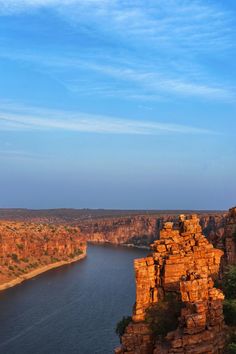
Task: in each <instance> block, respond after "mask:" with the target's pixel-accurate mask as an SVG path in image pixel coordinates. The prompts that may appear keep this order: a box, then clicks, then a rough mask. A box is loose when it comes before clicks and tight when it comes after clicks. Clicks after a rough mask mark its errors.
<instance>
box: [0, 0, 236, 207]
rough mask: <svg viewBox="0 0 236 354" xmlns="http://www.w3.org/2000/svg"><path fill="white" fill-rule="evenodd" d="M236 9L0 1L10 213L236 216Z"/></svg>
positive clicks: (204, 1)
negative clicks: (232, 211) (217, 212)
mask: <svg viewBox="0 0 236 354" xmlns="http://www.w3.org/2000/svg"><path fill="white" fill-rule="evenodd" d="M235 19H236V3H235V1H234V0H227V1H225V0H146V1H143V0H0V207H2V208H7V207H9V208H10V207H14V208H19V207H22V208H34V209H37V208H62V207H63V208H64V207H66V208H112V209H228V208H230V207H232V206H234V205H235V204H236V183H235V181H236V60H235V58H236V20H235Z"/></svg>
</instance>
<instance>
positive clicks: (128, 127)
mask: <svg viewBox="0 0 236 354" xmlns="http://www.w3.org/2000/svg"><path fill="white" fill-rule="evenodd" d="M7 128H9V130H40V131H52V130H53V131H71V132H78V133H79V132H80V133H103V134H139V135H146V134H149V135H159V134H171V133H172V134H215V133H214V132H213V131H209V130H207V129H202V128H198V127H193V126H185V125H178V124H172V123H162V122H156V121H147V120H142V121H141V120H129V119H124V118H123V119H122V118H117V117H107V116H99V115H91V114H86V113H81V112H70V111H58V110H49V109H40V108H35V107H21V106H14V104H10V103H0V130H2V129H4V130H6V129H7Z"/></svg>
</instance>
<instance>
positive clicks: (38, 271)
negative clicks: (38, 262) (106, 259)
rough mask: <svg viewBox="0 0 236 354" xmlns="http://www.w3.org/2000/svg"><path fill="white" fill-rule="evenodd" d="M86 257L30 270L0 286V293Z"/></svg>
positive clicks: (82, 255)
mask: <svg viewBox="0 0 236 354" xmlns="http://www.w3.org/2000/svg"><path fill="white" fill-rule="evenodd" d="M86 256H87V253H86V252H85V253H83V254H80V255H79V256H77V257H75V258H73V259H71V260H68V261H60V262H55V263H50V264H48V265H45V266H43V267H41V268H38V269H35V270H32V271H31V272H29V273H27V274H24V275H21V276H19V277H17V278H15V279H12V280H10V281H8V282H6V283H3V284H0V291H3V290H6V289H9V288H12V287H13V286H15V285H18V284H21V283H23V282H24V281H25V280H29V279H32V278H34V277H37V275H40V274H42V273H45V272H47V271H48V270H51V269H54V268H59V267H61V266H64V265H67V264H71V263H74V262H77V261H79V260H81V259H84V258H85V257H86Z"/></svg>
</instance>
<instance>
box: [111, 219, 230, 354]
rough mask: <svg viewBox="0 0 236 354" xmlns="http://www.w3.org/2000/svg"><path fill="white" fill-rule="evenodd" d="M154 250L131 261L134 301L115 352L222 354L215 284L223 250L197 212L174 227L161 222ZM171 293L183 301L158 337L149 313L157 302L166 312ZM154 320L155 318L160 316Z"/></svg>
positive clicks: (220, 309) (220, 299) (218, 293)
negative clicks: (175, 321)
mask: <svg viewBox="0 0 236 354" xmlns="http://www.w3.org/2000/svg"><path fill="white" fill-rule="evenodd" d="M152 250H153V253H152V254H151V255H150V256H149V257H146V258H143V259H137V260H135V264H134V267H135V274H136V303H135V306H134V311H133V317H132V322H131V323H130V324H129V325H128V327H127V328H126V330H125V333H124V335H123V336H122V345H121V346H120V347H119V348H117V349H116V350H115V353H117V354H118V353H119V354H124V353H127V354H128V353H129V354H131V353H132V354H138V353H139V354H164V353H166V354H167V353H168V354H174V353H181V354H193V353H195V354H210V353H211V354H220V353H223V350H224V349H223V348H224V344H225V325H224V318H223V306H222V302H223V299H224V295H223V293H222V292H221V291H220V290H219V289H216V288H214V279H215V278H217V275H218V272H219V265H220V261H221V257H222V255H223V252H222V251H221V250H218V249H214V248H213V246H212V244H210V243H209V242H208V241H207V239H206V237H205V236H204V235H203V234H202V229H201V226H200V224H199V219H198V217H197V216H196V215H193V216H191V217H189V218H188V219H186V218H185V216H183V215H182V216H181V217H180V220H179V225H178V228H173V223H171V222H167V223H165V224H164V227H163V229H162V230H161V232H160V239H159V240H157V241H155V242H154V244H153V245H152ZM170 294H171V295H172V296H174V298H175V301H177V302H176V303H178V304H180V305H181V306H180V313H179V319H178V324H177V326H176V328H175V329H174V330H172V331H171V332H168V333H165V337H163V338H162V339H161V340H160V337H159V336H158V333H154V331H153V329H152V327H151V326H150V323H148V317H147V313H148V311H149V310H150V309H154V310H155V305H158V303H159V304H160V303H165V304H167V305H165V306H169V308H167V313H166V316H169V315H170V314H171V311H172V309H171V306H172V305H171V303H169V304H168V300H167V299H168V297H169V296H170ZM164 301H165V302H164ZM154 313H155V312H154ZM156 316H158V312H157V314H156ZM155 320H156V321H157V322H158V320H159V318H158V317H157V318H156V319H155Z"/></svg>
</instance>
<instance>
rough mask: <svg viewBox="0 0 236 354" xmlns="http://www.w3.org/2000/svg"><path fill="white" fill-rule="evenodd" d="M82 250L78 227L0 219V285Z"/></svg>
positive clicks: (79, 254)
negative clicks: (2, 220) (0, 220)
mask: <svg viewBox="0 0 236 354" xmlns="http://www.w3.org/2000/svg"><path fill="white" fill-rule="evenodd" d="M85 254H86V243H85V242H84V241H83V239H82V238H81V234H80V231H79V229H78V228H73V227H66V226H54V225H45V224H43V225H40V224H32V223H20V222H0V285H2V284H5V283H7V282H10V281H12V280H14V279H16V278H22V279H23V278H24V277H26V275H27V274H28V273H30V272H32V271H35V270H37V269H40V268H42V267H44V268H45V270H46V268H47V266H50V265H54V266H55V265H56V264H58V265H59V263H60V262H64V263H69V262H71V261H72V260H75V259H77V258H82V256H84V255H85ZM19 280H20V279H19Z"/></svg>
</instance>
